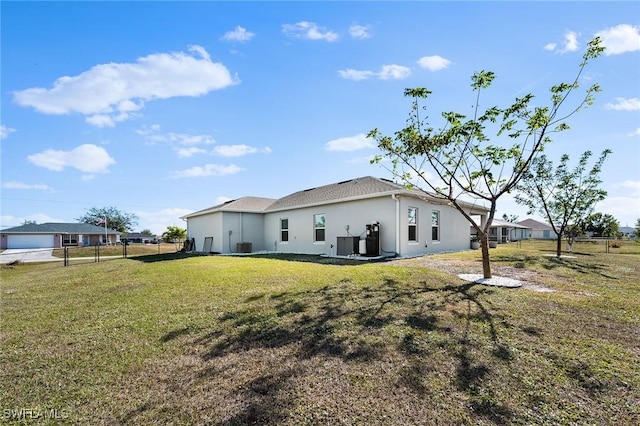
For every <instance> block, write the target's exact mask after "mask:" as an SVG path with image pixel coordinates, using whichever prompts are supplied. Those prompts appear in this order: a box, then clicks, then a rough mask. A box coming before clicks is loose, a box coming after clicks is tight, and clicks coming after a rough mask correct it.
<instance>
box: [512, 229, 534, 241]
mask: <svg viewBox="0 0 640 426" xmlns="http://www.w3.org/2000/svg"><path fill="white" fill-rule="evenodd" d="M529 238H531V229H523V228H514V229H512V230H511V241H520V240H526V239H529Z"/></svg>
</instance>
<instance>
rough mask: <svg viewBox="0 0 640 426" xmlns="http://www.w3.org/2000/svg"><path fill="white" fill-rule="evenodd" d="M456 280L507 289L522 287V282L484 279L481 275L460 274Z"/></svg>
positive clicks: (492, 278) (506, 279)
mask: <svg viewBox="0 0 640 426" xmlns="http://www.w3.org/2000/svg"><path fill="white" fill-rule="evenodd" d="M458 278H460V279H462V280H465V281H469V282H472V283H476V284H483V285H489V286H495V287H508V288H517V287H522V282H521V281H518V280H514V279H512V278H505V277H491V278H488V279H487V278H484V276H483V275H482V274H460V275H458Z"/></svg>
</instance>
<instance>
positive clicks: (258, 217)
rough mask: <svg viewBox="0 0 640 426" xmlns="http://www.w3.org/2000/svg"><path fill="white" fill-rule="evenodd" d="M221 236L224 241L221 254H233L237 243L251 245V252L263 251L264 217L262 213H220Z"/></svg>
mask: <svg viewBox="0 0 640 426" xmlns="http://www.w3.org/2000/svg"><path fill="white" fill-rule="evenodd" d="M229 231H231V235H229ZM222 236H223V237H224V238H223V240H224V241H222V250H221V253H235V252H236V251H237V244H238V243H251V250H252V251H263V250H264V217H263V215H262V213H246V212H222ZM214 241H215V236H214Z"/></svg>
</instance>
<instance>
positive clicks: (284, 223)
mask: <svg viewBox="0 0 640 426" xmlns="http://www.w3.org/2000/svg"><path fill="white" fill-rule="evenodd" d="M280 241H282V242H283V243H286V242H288V241H289V219H280Z"/></svg>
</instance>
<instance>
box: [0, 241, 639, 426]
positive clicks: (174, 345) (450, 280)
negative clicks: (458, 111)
mask: <svg viewBox="0 0 640 426" xmlns="http://www.w3.org/2000/svg"><path fill="white" fill-rule="evenodd" d="M553 249H554V246H553V243H551V242H550V243H537V242H536V243H529V242H527V243H523V244H522V246H521V247H518V246H516V245H515V244H510V245H500V246H499V247H498V248H496V249H492V250H491V254H492V256H493V260H494V262H493V266H494V270H496V271H499V272H500V273H514V274H515V273H518V276H522V277H527V278H528V279H530V280H531V281H532V282H533V283H534V284H535V286H531V287H524V288H519V289H504V288H493V287H485V286H481V285H474V284H470V283H467V282H464V281H462V280H460V279H459V278H457V276H456V275H455V274H452V273H447V272H443V271H442V270H436V269H432V268H430V267H429V265H430V263H433V264H434V265H435V264H436V263H438V264H440V265H442V264H450V265H455V267H456V268H458V269H461V270H464V271H465V272H467V273H480V272H481V264H480V261H479V260H480V252H479V251H473V252H472V251H468V252H464V253H452V254H445V255H437V256H430V257H425V258H421V259H407V260H396V261H393V262H384V263H371V264H357V265H353V264H332V263H331V262H328V260H327V259H324V258H318V257H312V256H307V257H298V256H276V257H272V256H246V257H231V256H198V257H188V256H181V255H179V254H175V253H174V254H167V255H162V254H161V255H150V256H148V257H138V258H129V259H116V260H109V261H107V262H101V263H86V264H78V265H75V266H71V267H67V268H64V267H61V266H60V265H59V264H56V263H43V264H18V265H13V266H5V267H3V268H2V270H1V271H0V274H1V275H0V278H1V284H0V286H1V287H0V290H1V299H0V309H1V310H0V312H1V316H2V318H1V319H2V322H1V324H2V329H1V332H0V345H1V348H2V350H1V353H0V362H1V364H2V366H3V368H2V370H1V371H0V380H1V382H0V383H1V385H0V416H2V421H1V422H3V423H12V422H15V423H16V424H20V423H24V424H33V423H34V418H35V417H39V418H38V421H39V422H40V423H42V424H46V423H51V424H82V425H84V424H98V425H100V424H102V425H131V424H180V425H191V424H193V425H201V424H211V425H243V424H261V425H312V424H330V425H336V424H345V425H373V424H375V425H409V424H420V425H431V424H433V425H483V424H484V425H493V424H497V425H511V424H516V425H517V424H521V425H633V424H639V423H640V245H637V244H636V243H630V242H629V243H625V245H623V247H620V248H619V249H615V250H618V251H614V250H612V251H611V252H610V253H604V252H603V250H602V247H601V246H596V245H593V244H591V245H589V243H580V244H577V245H576V247H575V250H576V253H573V254H572V256H574V258H561V259H555V258H553V257H551V256H549V254H552V253H553ZM536 288H537V289H545V290H548V291H536V290H535V289H536Z"/></svg>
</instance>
